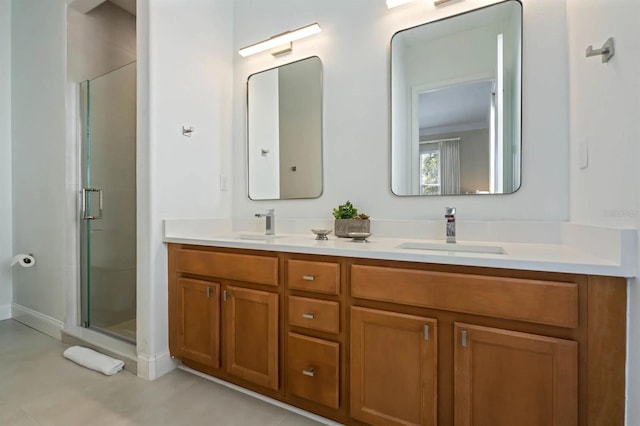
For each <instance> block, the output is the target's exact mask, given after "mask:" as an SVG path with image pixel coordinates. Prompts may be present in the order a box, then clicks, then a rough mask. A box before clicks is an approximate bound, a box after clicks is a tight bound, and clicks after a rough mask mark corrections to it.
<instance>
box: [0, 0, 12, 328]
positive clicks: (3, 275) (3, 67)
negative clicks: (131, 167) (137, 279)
mask: <svg viewBox="0 0 640 426" xmlns="http://www.w3.org/2000/svg"><path fill="white" fill-rule="evenodd" d="M12 242H13V241H12V236H11V0H0V320H3V319H7V318H10V317H11V301H12V298H13V283H12V271H11V267H10V266H9V265H10V262H11V258H12V257H13V244H12Z"/></svg>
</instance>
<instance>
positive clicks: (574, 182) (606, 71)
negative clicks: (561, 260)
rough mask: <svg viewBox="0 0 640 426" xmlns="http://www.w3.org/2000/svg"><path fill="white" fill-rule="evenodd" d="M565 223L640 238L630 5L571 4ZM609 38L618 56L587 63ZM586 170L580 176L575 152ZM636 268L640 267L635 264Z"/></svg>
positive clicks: (633, 378) (634, 318)
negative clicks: (630, 232)
mask: <svg viewBox="0 0 640 426" xmlns="http://www.w3.org/2000/svg"><path fill="white" fill-rule="evenodd" d="M567 11H568V18H569V19H568V21H569V25H568V30H569V31H568V34H569V53H570V56H569V58H570V76H571V97H570V99H571V128H570V129H571V162H570V163H569V168H570V170H571V221H573V222H579V223H589V224H601V225H605V226H613V227H635V228H637V229H638V230H639V231H640V221H639V219H640V189H639V186H638V181H639V178H640V175H639V172H638V161H639V160H638V159H639V158H640V145H639V144H638V141H639V140H640V120H638V118H639V117H640V85H639V84H638V76H639V75H640V56H638V52H640V32H638V30H637V20H638V16H640V3H639V2H637V1H636V0H618V1H616V2H615V3H613V2H611V1H609V0H569V1H568V7H567ZM609 37H614V39H615V48H616V55H615V56H614V57H613V58H612V59H611V61H610V62H609V63H606V64H603V63H601V60H600V58H599V57H595V58H585V53H584V52H585V48H586V47H587V46H589V45H593V47H594V48H599V47H600V46H601V44H602V43H604V41H605V40H606V39H607V38H609ZM585 143H586V144H587V145H588V150H589V166H588V168H586V169H580V168H579V157H580V156H579V151H580V145H581V144H585ZM639 263H640V259H639ZM639 285H640V282H639V280H638V279H637V278H636V279H632V280H630V281H629V287H628V288H629V291H628V306H629V323H628V325H629V329H628V335H629V338H628V348H627V350H628V361H627V368H628V378H627V387H628V392H627V405H626V407H627V424H628V425H637V424H640V406H638V404H637V401H638V400H639V399H640V365H638V362H637V360H638V359H639V358H640V343H639V342H640V291H639V290H638V286H639Z"/></svg>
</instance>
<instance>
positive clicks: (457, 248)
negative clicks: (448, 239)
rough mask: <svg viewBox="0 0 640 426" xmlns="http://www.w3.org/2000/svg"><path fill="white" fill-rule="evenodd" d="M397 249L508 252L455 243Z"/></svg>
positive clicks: (408, 245)
mask: <svg viewBox="0 0 640 426" xmlns="http://www.w3.org/2000/svg"><path fill="white" fill-rule="evenodd" d="M397 248H400V249H406V250H438V251H453V252H456V251H457V252H465V253H489V254H505V253H506V252H505V251H504V249H503V248H502V247H500V246H484V245H471V244H455V243H413V242H411V243H408V242H407V243H402V244H400V245H399V246H397Z"/></svg>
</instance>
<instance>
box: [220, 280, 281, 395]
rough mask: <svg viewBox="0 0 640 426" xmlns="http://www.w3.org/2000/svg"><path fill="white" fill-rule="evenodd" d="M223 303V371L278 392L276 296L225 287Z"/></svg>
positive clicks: (264, 292)
mask: <svg viewBox="0 0 640 426" xmlns="http://www.w3.org/2000/svg"><path fill="white" fill-rule="evenodd" d="M226 294H227V296H226V301H225V308H224V309H225V336H226V337H225V343H226V355H227V360H226V370H227V373H229V374H232V375H234V376H236V377H239V378H241V379H244V380H247V381H249V382H251V383H255V384H257V385H260V386H264V387H267V388H270V389H274V390H277V389H278V295H277V294H276V293H269V292H266V291H259V290H251V289H248V288H241V287H228V288H227V293H226Z"/></svg>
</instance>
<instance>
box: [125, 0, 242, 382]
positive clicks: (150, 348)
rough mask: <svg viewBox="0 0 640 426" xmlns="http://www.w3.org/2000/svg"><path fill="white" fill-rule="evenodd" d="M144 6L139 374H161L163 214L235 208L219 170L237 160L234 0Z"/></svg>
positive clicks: (160, 1)
mask: <svg viewBox="0 0 640 426" xmlns="http://www.w3.org/2000/svg"><path fill="white" fill-rule="evenodd" d="M137 16H138V33H139V36H140V38H139V41H138V70H139V91H138V103H139V105H138V117H139V120H141V121H142V122H139V130H138V153H137V157H138V164H137V167H138V238H139V243H138V266H139V268H138V333H139V337H138V374H139V375H141V376H143V377H148V378H154V377H156V376H157V375H160V374H162V373H163V372H165V371H166V370H167V369H169V368H171V366H172V363H171V361H170V359H169V354H168V338H167V336H168V330H167V321H168V319H167V254H166V248H165V245H164V244H163V243H162V220H163V219H167V218H208V217H229V216H230V212H231V202H230V196H229V192H221V191H220V189H219V177H220V175H221V174H223V175H227V176H228V174H229V173H230V167H231V165H230V163H231V156H230V152H231V147H230V143H231V126H230V123H231V100H232V86H233V85H232V79H233V73H232V68H233V62H232V50H231V49H232V45H233V42H232V34H233V33H232V25H233V19H232V16H233V5H232V2H231V1H230V0H219V1H215V2H213V1H210V0H190V1H188V2H176V1H174V0H153V1H150V0H139V1H138V15H137ZM145 87H146V88H145ZM147 108H148V111H147ZM147 117H148V120H147ZM145 120H147V121H148V122H147V123H144V121H145ZM182 125H192V126H193V127H194V128H195V132H194V133H193V136H192V137H191V138H187V137H184V136H182V132H181V128H182ZM244 195H245V196H246V193H245V194H244ZM141 367H142V368H141Z"/></svg>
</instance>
